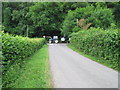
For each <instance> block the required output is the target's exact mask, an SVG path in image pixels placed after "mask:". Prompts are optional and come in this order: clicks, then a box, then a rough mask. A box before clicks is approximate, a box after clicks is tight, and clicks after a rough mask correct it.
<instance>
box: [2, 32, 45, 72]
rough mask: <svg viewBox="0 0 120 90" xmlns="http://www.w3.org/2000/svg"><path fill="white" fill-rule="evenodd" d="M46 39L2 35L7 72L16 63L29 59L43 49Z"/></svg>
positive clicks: (4, 62)
mask: <svg viewBox="0 0 120 90" xmlns="http://www.w3.org/2000/svg"><path fill="white" fill-rule="evenodd" d="M44 43H45V39H42V38H31V39H30V38H27V37H22V36H13V35H9V34H5V33H2V55H3V57H4V59H2V60H3V64H4V66H5V68H4V69H3V70H7V67H9V66H10V65H11V64H13V63H14V62H15V61H22V59H24V58H26V57H29V56H30V55H32V54H33V53H34V52H35V51H37V50H38V49H39V48H41V47H42V45H43V44H44Z"/></svg>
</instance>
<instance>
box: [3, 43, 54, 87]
mask: <svg viewBox="0 0 120 90" xmlns="http://www.w3.org/2000/svg"><path fill="white" fill-rule="evenodd" d="M23 61H24V63H22V64H21V66H19V65H18V64H14V65H12V66H11V67H10V69H9V71H7V72H6V75H5V77H4V78H3V80H4V81H6V83H7V84H6V86H4V87H5V88H52V83H51V77H50V71H49V70H50V69H49V60H48V46H47V45H45V46H43V47H42V48H41V49H39V50H38V51H37V52H36V53H35V54H34V55H31V56H30V57H29V58H27V59H24V60H23ZM21 82H22V83H21Z"/></svg>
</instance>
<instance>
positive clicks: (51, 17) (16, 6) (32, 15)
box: [2, 2, 88, 37]
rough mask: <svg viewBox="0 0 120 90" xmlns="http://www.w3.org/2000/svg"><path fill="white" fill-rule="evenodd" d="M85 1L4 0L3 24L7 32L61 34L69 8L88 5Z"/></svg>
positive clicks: (34, 35) (33, 35)
mask: <svg viewBox="0 0 120 90" xmlns="http://www.w3.org/2000/svg"><path fill="white" fill-rule="evenodd" d="M87 5H88V3H84V2H74V3H71V2H37V3H30V2H29V3H28V2H25V3H22V2H4V3H3V15H2V16H3V25H4V26H5V27H6V29H5V32H9V33H11V34H17V35H22V36H26V29H27V25H28V30H29V37H41V36H43V35H50V36H53V35H60V34H61V32H60V29H61V27H62V22H63V20H64V17H65V16H66V14H67V12H68V10H75V9H76V8H77V7H86V6H87Z"/></svg>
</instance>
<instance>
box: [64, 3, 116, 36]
mask: <svg viewBox="0 0 120 90" xmlns="http://www.w3.org/2000/svg"><path fill="white" fill-rule="evenodd" d="M88 11H89V12H88ZM113 18H114V16H113V15H112V11H111V9H108V8H102V7H100V6H99V5H98V6H97V7H94V6H87V7H85V8H77V9H76V10H74V11H71V10H70V11H69V12H68V15H67V16H66V18H65V20H64V22H63V29H62V33H63V34H65V35H66V36H68V35H70V34H71V33H72V29H73V28H74V27H75V26H76V25H77V22H76V20H77V19H80V20H81V19H85V21H86V23H92V25H91V26H92V27H101V28H104V29H105V28H108V27H109V26H110V25H111V23H114V20H113Z"/></svg>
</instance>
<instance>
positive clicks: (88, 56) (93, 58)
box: [67, 44, 119, 71]
mask: <svg viewBox="0 0 120 90" xmlns="http://www.w3.org/2000/svg"><path fill="white" fill-rule="evenodd" d="M67 46H68V47H69V48H70V49H72V50H73V51H75V52H77V53H79V54H81V55H83V56H85V57H87V58H89V59H91V60H93V61H96V62H98V63H100V64H103V65H104V66H107V67H109V68H112V67H113V66H112V64H111V63H109V62H107V61H105V60H103V59H101V58H97V57H93V56H91V55H88V54H85V53H84V52H81V51H80V50H78V49H77V48H75V47H73V46H71V45H70V44H68V45H67ZM112 69H114V68H112ZM114 70H116V71H119V70H118V69H116V68H115V69H114Z"/></svg>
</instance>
